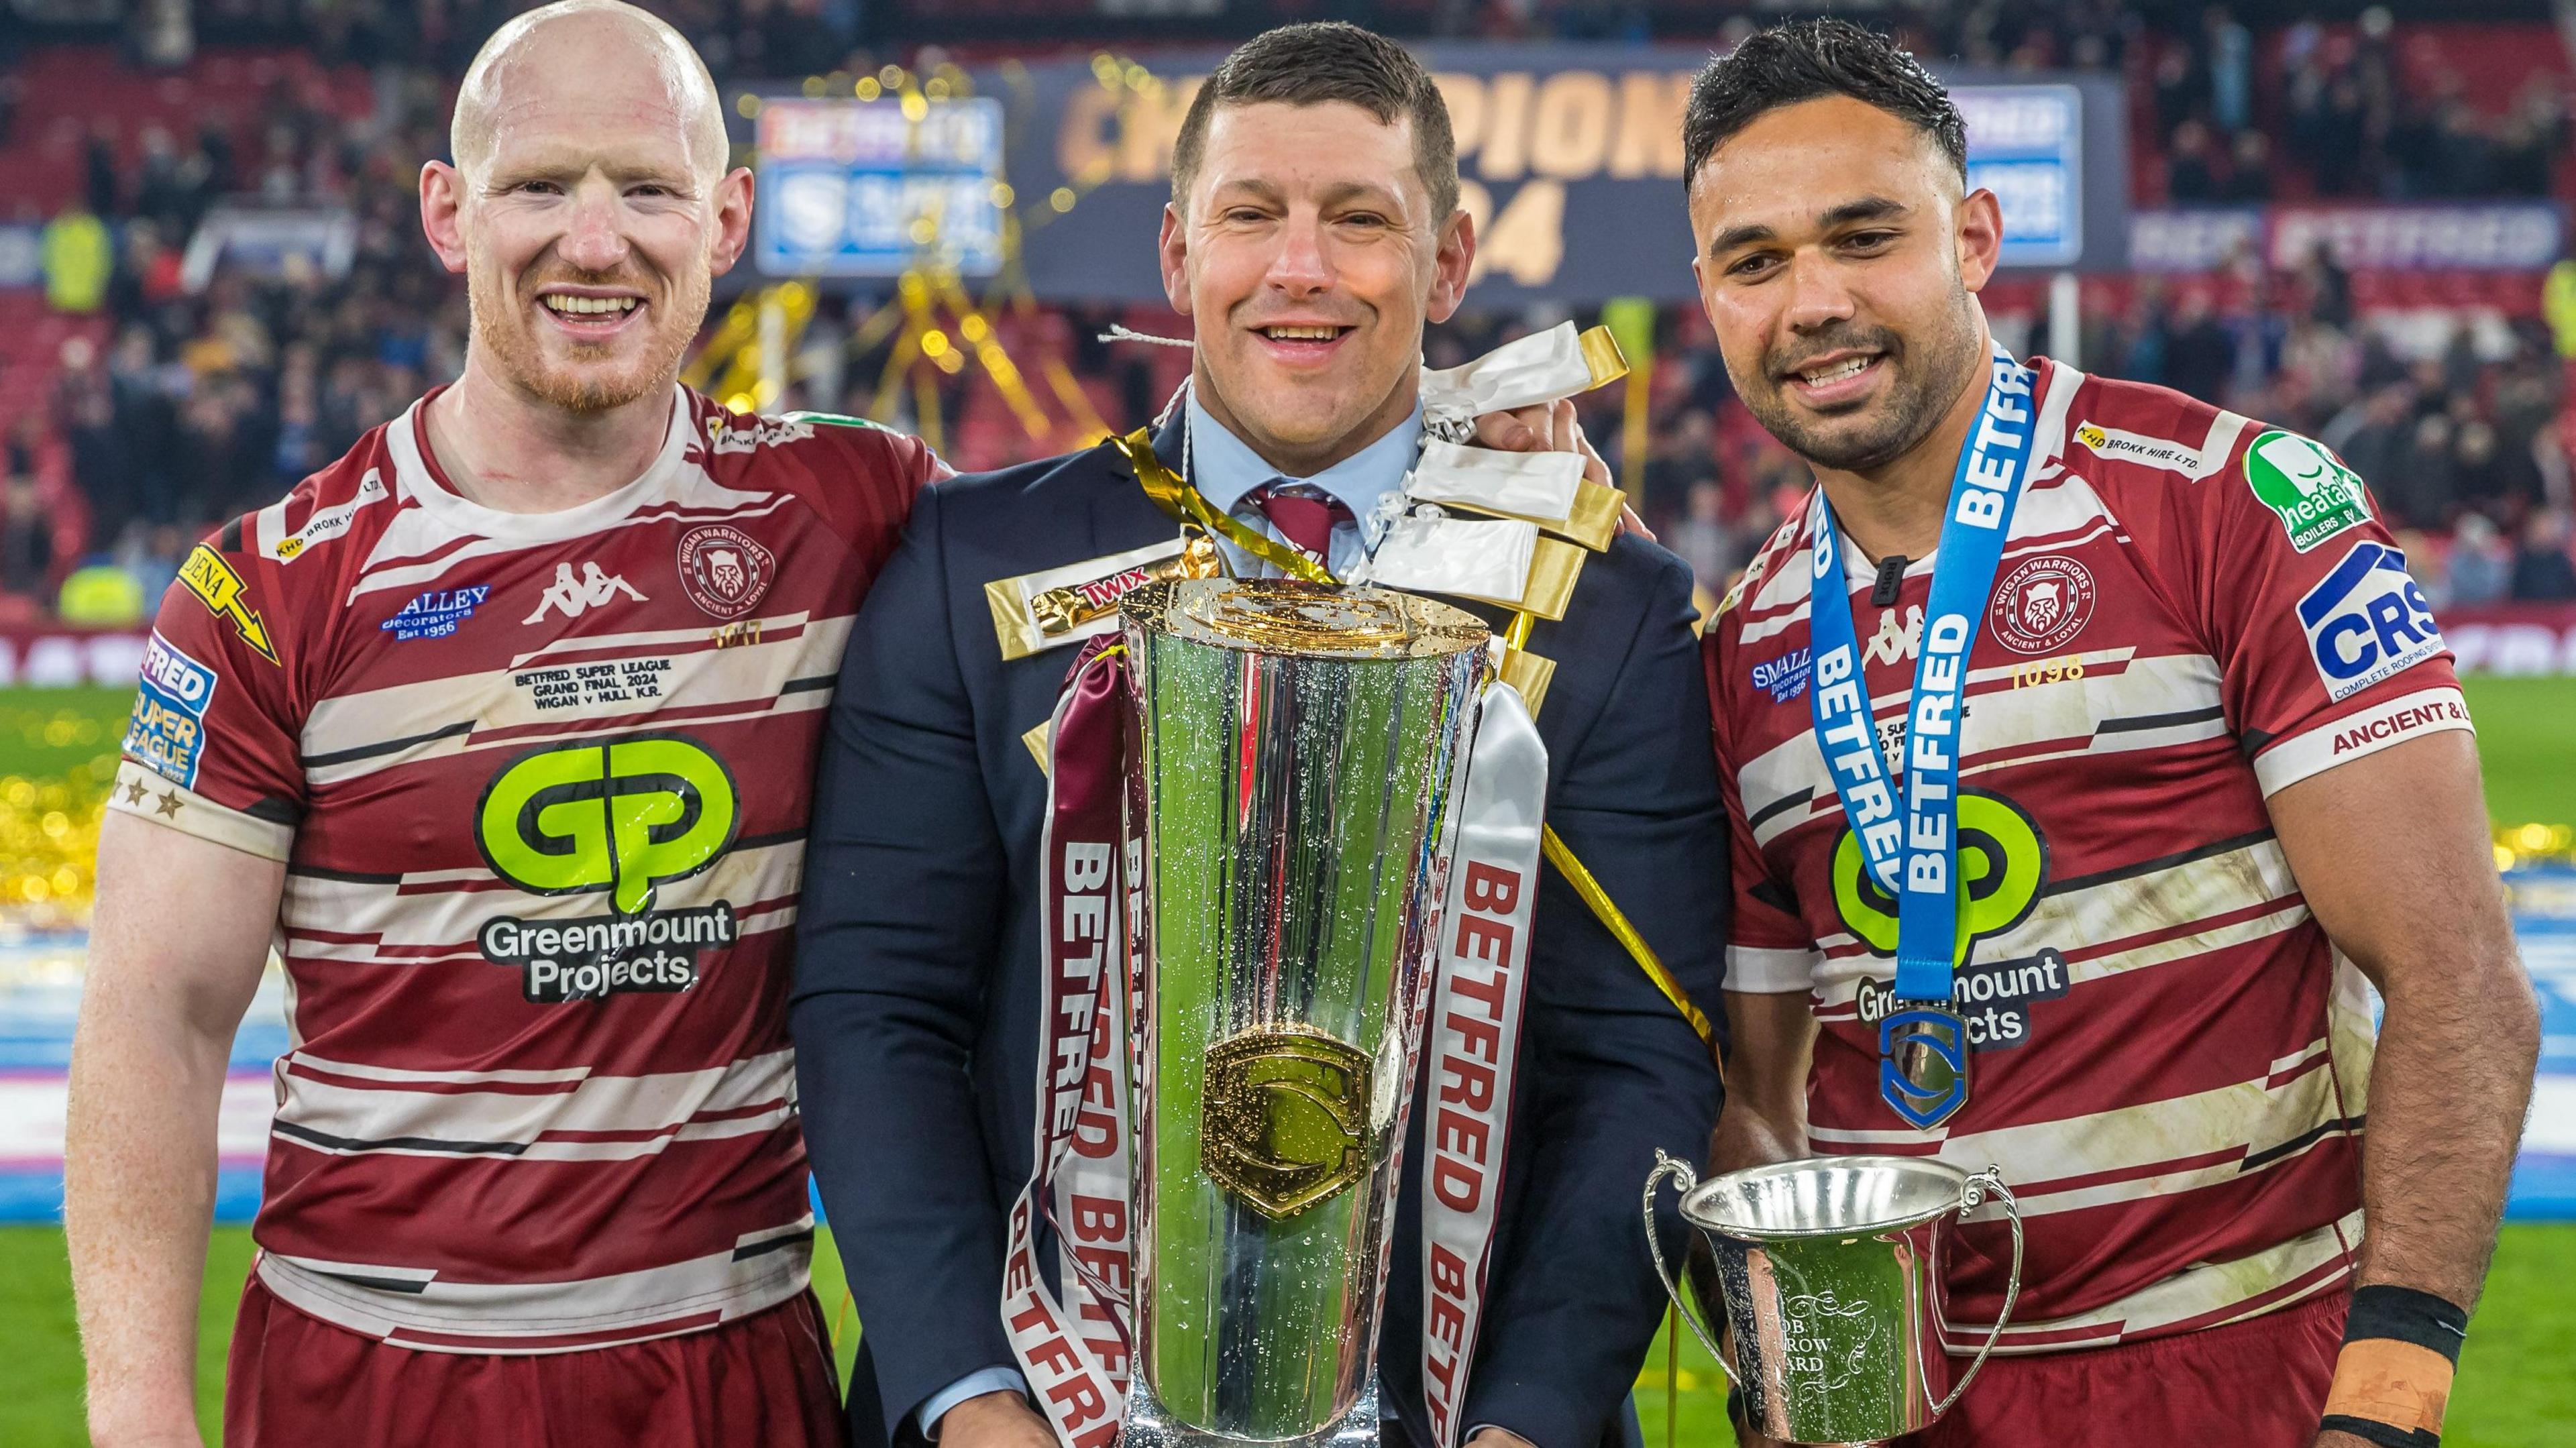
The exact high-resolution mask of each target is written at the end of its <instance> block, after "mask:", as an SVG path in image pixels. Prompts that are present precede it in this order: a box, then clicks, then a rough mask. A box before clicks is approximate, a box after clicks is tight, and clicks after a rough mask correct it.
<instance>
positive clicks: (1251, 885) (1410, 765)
mask: <svg viewBox="0 0 2576 1448" xmlns="http://www.w3.org/2000/svg"><path fill="white" fill-rule="evenodd" d="M1121 612H1122V613H1123V615H1124V628H1125V636H1126V642H1127V647H1128V650H1129V652H1130V657H1131V663H1132V666H1133V668H1134V678H1135V687H1136V695H1137V702H1138V706H1139V714H1140V717H1141V725H1142V727H1141V738H1140V740H1139V748H1138V750H1137V770H1138V777H1137V778H1136V779H1135V780H1134V781H1133V783H1132V784H1131V788H1130V791H1129V798H1130V804H1129V808H1130V811H1131V814H1133V815H1141V818H1133V817H1131V819H1130V821H1129V826H1128V828H1129V833H1130V835H1131V837H1136V836H1141V838H1142V840H1143V843H1144V850H1145V855H1144V895H1145V904H1144V926H1143V929H1142V930H1141V931H1140V945H1141V947H1142V959H1143V965H1142V970H1141V975H1142V979H1141V981H1140V982H1139V983H1138V997H1137V999H1138V1005H1137V1011H1136V1014H1137V1017H1138V1058H1139V1062H1138V1071H1137V1082H1136V1088H1137V1089H1136V1096H1135V1100H1136V1103H1137V1107H1136V1117H1135V1120H1136V1146H1137V1149H1136V1152H1135V1155H1134V1157H1133V1162H1134V1200H1135V1223H1136V1242H1137V1247H1136V1253H1137V1257H1136V1289H1135V1296H1134V1325H1135V1353H1134V1363H1135V1371H1134V1376H1133V1380H1132V1383H1131V1385H1130V1387H1129V1390H1128V1400H1127V1416H1126V1422H1125V1426H1124V1435H1125V1436H1124V1438H1123V1444H1124V1448H1161V1445H1167V1444H1210V1443H1235V1442H1243V1441H1259V1442H1263V1443H1265V1444H1273V1445H1291V1444H1314V1445H1322V1444H1332V1445H1335V1448H1356V1445H1362V1444H1374V1443H1376V1442H1377V1440H1378V1406H1377V1394H1376V1386H1375V1385H1376V1371H1375V1367H1376V1356H1377V1354H1376V1348H1377V1329H1378V1307H1379V1300H1380V1297H1381V1294H1382V1288H1383V1285H1384V1279H1385V1267H1386V1249H1387V1232H1388V1229H1389V1227H1390V1226H1391V1225H1392V1223H1393V1221H1394V1216H1395V1197H1396V1178H1397V1170H1396V1168H1397V1158H1398V1156H1399V1154H1400V1152H1399V1147H1400V1144H1401V1143H1402V1141H1403V1136H1404V1118H1405V1114H1406V1111H1407V1109H1408V1107H1409V1105H1410V1103H1411V1101H1412V1099H1413V1071H1414V1059H1415V1049H1416V1046H1417V1044H1418V1042H1419V1038H1420V1018H1421V1014H1422V1010H1423V1003H1424V1000H1425V992H1426V990H1427V987H1428V985H1429V983H1430V979H1431V970H1430V965H1431V962H1432V960H1433V958H1434V940H1433V929H1434V926H1435V924H1436V920H1437V917H1438V914H1439V910H1440V903H1441V892H1442V889H1443V886H1444V882H1445V881H1446V879H1447V875H1448V859H1449V854H1450V849H1451V845H1452V838H1453V829H1452V827H1453V824H1454V819H1455V811H1456V808H1457V795H1458V791H1457V789H1456V788H1455V785H1456V782H1457V777H1458V775H1459V772H1460V770H1459V766H1460V763H1461V761H1463V760H1464V758H1465V757H1466V753H1467V746H1468V740H1469V734H1470V731H1471V728H1472V725H1473V723H1474V720H1475V717H1476V692H1477V689H1478V687H1479V686H1480V685H1481V684H1482V683H1483V681H1484V678H1485V675H1486V669H1487V649H1486V645H1487V642H1488V640H1489V639H1490V637H1491V634H1490V631H1489V630H1488V629H1487V628H1486V626H1485V625H1484V624H1483V623H1482V622H1480V621H1479V620H1477V619H1476V618H1475V617H1474V616H1472V615H1470V614H1468V613H1465V612H1463V611H1461V610H1459V609H1456V608H1452V607H1450V606H1448V605H1446V604H1441V603H1435V602H1431V601H1429V600H1426V599H1422V598H1417V597H1413V596H1411V595H1407V594H1401V593H1393V592H1388V591H1385V590H1380V589H1370V588H1336V587H1330V586H1325V585H1316V584H1306V583H1298V582H1292V581H1287V580H1257V581H1248V580H1234V579H1224V578H1205V579H1187V580H1181V581H1177V582H1169V583H1156V584H1149V585H1147V586H1146V587H1144V588H1141V589H1139V590H1137V591H1136V592H1135V593H1134V594H1132V595H1130V596H1129V597H1128V598H1127V599H1126V600H1125V601H1124V602H1123V604H1122V605H1121Z"/></svg>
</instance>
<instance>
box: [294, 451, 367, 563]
mask: <svg viewBox="0 0 2576 1448" xmlns="http://www.w3.org/2000/svg"><path fill="white" fill-rule="evenodd" d="M385 496H386V492H385V479H384V474H382V473H380V472H378V471H377V470H376V469H374V468H369V469H367V475H366V476H365V477H364V478H361V479H359V480H358V491H357V495H356V496H354V497H352V498H350V499H349V501H347V502H345V503H334V504H332V505H331V506H330V507H328V508H320V509H316V510H315V511H314V514H313V516H312V517H310V518H307V519H305V520H304V526H303V527H301V528H298V529H296V530H295V531H294V532H292V533H289V534H287V535H286V536H285V537H283V538H280V539H278V540H277V543H276V546H275V547H273V548H271V549H270V550H269V553H270V555H271V556H273V557H275V558H276V559H277V561H278V562H280V563H292V562H294V561H295V558H296V555H298V554H300V553H302V552H303V551H304V550H305V549H307V548H310V547H312V546H313V545H314V544H316V543H320V542H324V541H326V540H328V539H332V538H337V537H339V536H340V535H341V534H343V533H346V532H347V531H349V522H350V520H351V519H353V518H355V517H357V516H358V510H359V509H360V508H363V507H365V506H367V505H368V504H369V503H373V502H378V501H381V500H382V499H383V498H384V497H385Z"/></svg>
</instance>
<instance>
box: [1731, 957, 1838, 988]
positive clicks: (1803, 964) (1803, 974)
mask: <svg viewBox="0 0 2576 1448" xmlns="http://www.w3.org/2000/svg"><path fill="white" fill-rule="evenodd" d="M1819 959H1820V957H1819V956H1818V955H1817V954H1816V952H1815V951H1813V950H1774V949H1767V948H1765V947H1762V946H1758V945H1730V946H1728V947H1726V988H1727V989H1728V990H1732V991H1742V992H1743V993H1745V994H1746V995H1786V994H1788V993H1789V992H1791V991H1807V990H1814V989H1815V988H1816V963H1817V961H1818V960H1819Z"/></svg>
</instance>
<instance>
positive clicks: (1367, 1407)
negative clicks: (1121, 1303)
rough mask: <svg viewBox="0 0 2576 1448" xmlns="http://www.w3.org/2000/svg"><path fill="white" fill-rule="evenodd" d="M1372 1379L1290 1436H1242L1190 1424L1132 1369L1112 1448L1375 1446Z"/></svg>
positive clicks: (1374, 1384)
mask: <svg viewBox="0 0 2576 1448" xmlns="http://www.w3.org/2000/svg"><path fill="white" fill-rule="evenodd" d="M1378 1442H1379V1435H1378V1413H1377V1383H1376V1381H1375V1375H1374V1374H1372V1375H1371V1380H1370V1382H1369V1384H1368V1386H1367V1387H1365V1388H1363V1389H1361V1390H1360V1395H1359V1398H1358V1400H1357V1401H1355V1402H1353V1403H1352V1404H1351V1409H1350V1411H1349V1412H1347V1413H1344V1414H1343V1415H1342V1416H1340V1417H1339V1418H1336V1419H1334V1420H1333V1421H1332V1422H1330V1423H1327V1424H1325V1425H1324V1426H1323V1427H1321V1428H1318V1429H1316V1430H1315V1431H1314V1432H1312V1433H1302V1434H1299V1435H1298V1436H1296V1437H1294V1438H1246V1437H1242V1436H1240V1435H1237V1434H1233V1433H1216V1432H1210V1431H1209V1430H1207V1429H1204V1428H1193V1427H1191V1426H1190V1425H1189V1424H1187V1423H1184V1422H1182V1421H1180V1420H1179V1419H1178V1418H1175V1417H1173V1416H1172V1415H1171V1413H1170V1411H1169V1410H1168V1409H1166V1408H1164V1406H1163V1404H1162V1401H1161V1400H1160V1399H1158V1398H1156V1397H1155V1396H1154V1390H1153V1388H1152V1387H1151V1386H1149V1385H1148V1384H1147V1383H1146V1382H1145V1375H1144V1374H1142V1373H1138V1374H1136V1375H1135V1376H1134V1377H1132V1378H1130V1379H1129V1380H1128V1384H1127V1418H1126V1421H1125V1422H1124V1423H1122V1424H1120V1425H1119V1433H1118V1448H1219V1445H1224V1448H1233V1445H1240V1444H1251V1443H1257V1444H1260V1445H1262V1448H1378Z"/></svg>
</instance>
